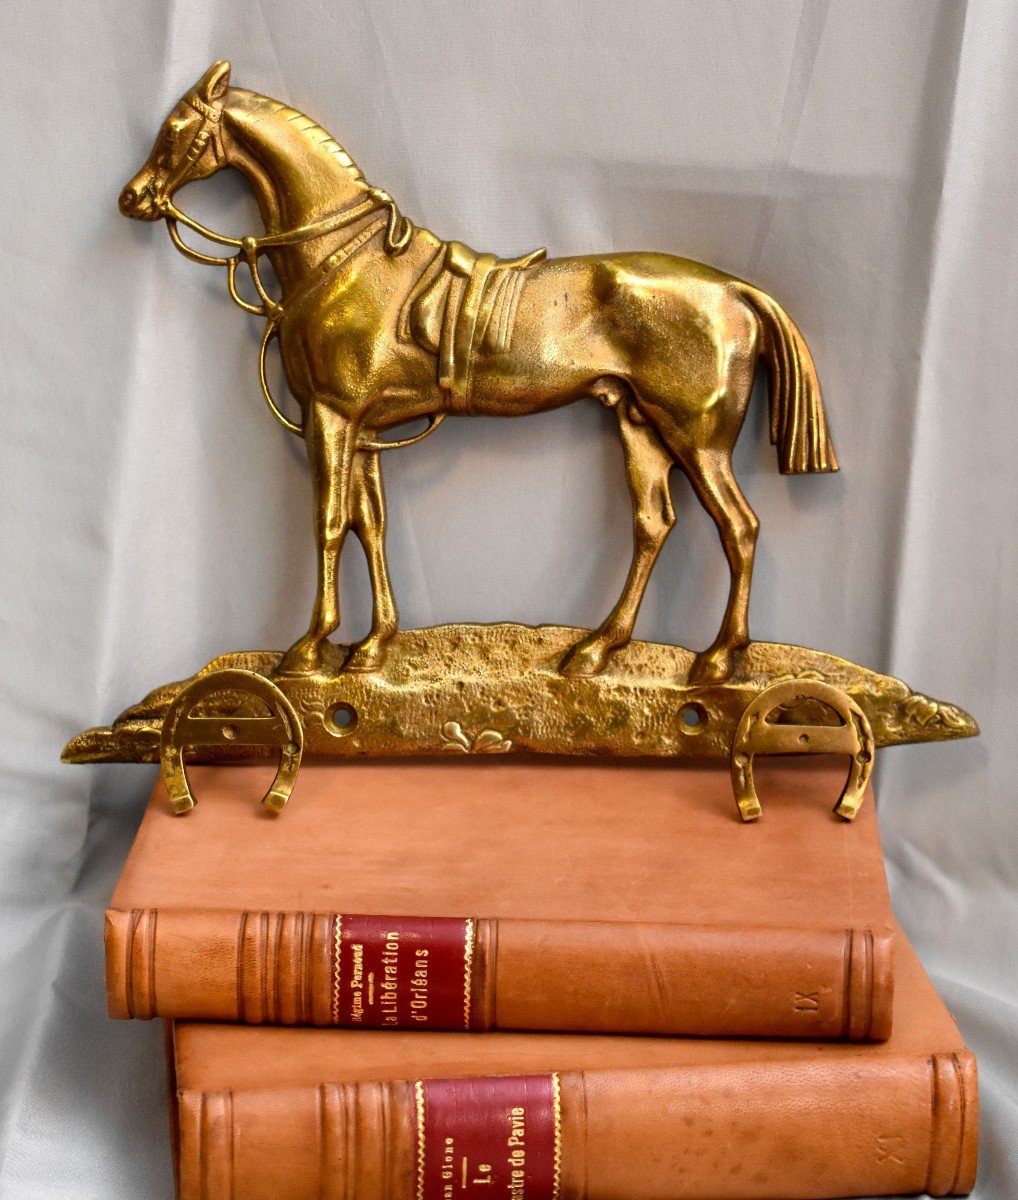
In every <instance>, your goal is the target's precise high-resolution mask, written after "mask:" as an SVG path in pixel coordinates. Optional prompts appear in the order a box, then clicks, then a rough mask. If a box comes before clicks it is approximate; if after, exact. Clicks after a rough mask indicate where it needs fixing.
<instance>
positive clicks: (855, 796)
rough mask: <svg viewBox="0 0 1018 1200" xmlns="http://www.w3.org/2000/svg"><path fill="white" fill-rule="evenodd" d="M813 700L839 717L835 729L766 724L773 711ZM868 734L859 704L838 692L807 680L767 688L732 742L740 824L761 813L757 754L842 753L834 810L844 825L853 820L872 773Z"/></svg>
mask: <svg viewBox="0 0 1018 1200" xmlns="http://www.w3.org/2000/svg"><path fill="white" fill-rule="evenodd" d="M807 700H814V701H817V702H818V703H820V704H822V705H824V707H825V708H829V709H831V710H832V711H833V712H835V713H836V714H837V715H838V716H839V717H840V718H841V722H842V723H841V724H840V725H800V724H781V725H778V724H776V723H774V722H772V721H769V720H768V717H770V716H771V715H772V714H773V712H774V711H775V709H778V708H782V707H787V706H788V705H793V704H799V703H802V702H803V701H807ZM873 752H874V742H873V730H872V729H871V728H870V723H869V720H868V718H867V716H866V714H865V713H864V712H863V711H862V709H861V708H860V707H859V705H858V704H856V702H855V701H854V700H853V699H852V697H851V696H849V695H848V694H847V693H846V692H843V691H841V689H840V688H836V687H832V686H831V684H829V683H821V682H820V681H819V680H812V679H792V680H786V681H785V682H783V683H775V684H772V685H771V687H769V688H765V689H764V690H763V691H762V692H761V693H760V694H759V696H757V697H756V699H755V700H753V701H752V702H751V703H750V704H749V706H748V707H747V708H746V711H745V712H744V713H743V714H742V718H741V719H740V721H739V725H738V728H737V729H736V731H735V738H734V740H733V741H732V789H733V791H734V792H735V799H736V802H737V803H738V805H739V812H740V814H741V816H742V819H743V820H744V821H755V820H757V818H758V817H760V816H761V814H762V813H763V809H762V808H761V807H760V800H759V798H758V797H757V794H756V785H755V784H754V782H753V758H754V756H755V755H757V754H847V755H849V756H850V757H851V765H850V767H849V771H848V779H847V781H846V783H845V786H844V788H843V790H842V792H841V795H840V796H839V797H838V802H837V804H835V806H834V811H835V812H836V813H837V814H838V816H839V817H844V818H845V820H846V821H851V820H853V819H854V818H855V815H856V813H857V812H858V811H859V806H860V805H861V804H862V802H863V797H864V795H865V793H866V784H867V783H868V782H869V777H870V773H871V771H872V770H873Z"/></svg>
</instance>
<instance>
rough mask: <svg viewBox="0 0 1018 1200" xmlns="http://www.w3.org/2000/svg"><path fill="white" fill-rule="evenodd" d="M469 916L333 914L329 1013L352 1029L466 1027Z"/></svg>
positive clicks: (470, 952) (470, 961)
mask: <svg viewBox="0 0 1018 1200" xmlns="http://www.w3.org/2000/svg"><path fill="white" fill-rule="evenodd" d="M473 953H474V923H473V921H472V920H469V919H464V918H460V917H363V916H353V917H348V916H337V917H336V936H335V946H334V949H333V972H332V1020H333V1023H334V1024H335V1025H342V1026H345V1027H347V1028H351V1029H469V1028H470V984H471V971H472V966H473Z"/></svg>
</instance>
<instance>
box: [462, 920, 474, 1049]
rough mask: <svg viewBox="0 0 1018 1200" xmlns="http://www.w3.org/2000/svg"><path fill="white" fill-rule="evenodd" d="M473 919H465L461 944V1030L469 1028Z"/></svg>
mask: <svg viewBox="0 0 1018 1200" xmlns="http://www.w3.org/2000/svg"><path fill="white" fill-rule="evenodd" d="M474 940H475V939H474V918H473V917H467V925H466V930H465V931H464V944H463V1028H464V1029H469V1028H470V1007H471V1006H470V992H471V989H472V987H473V980H474Z"/></svg>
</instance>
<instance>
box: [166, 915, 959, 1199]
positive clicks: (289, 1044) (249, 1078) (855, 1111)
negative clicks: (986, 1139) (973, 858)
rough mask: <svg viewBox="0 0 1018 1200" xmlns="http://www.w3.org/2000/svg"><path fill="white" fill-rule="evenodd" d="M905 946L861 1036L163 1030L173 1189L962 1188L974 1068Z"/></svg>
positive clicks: (777, 1194) (584, 1193) (660, 1195)
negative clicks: (870, 1027) (889, 1020)
mask: <svg viewBox="0 0 1018 1200" xmlns="http://www.w3.org/2000/svg"><path fill="white" fill-rule="evenodd" d="M899 947H900V959H901V962H900V966H899V972H898V987H897V989H896V991H897V994H896V998H895V1008H896V1017H895V1022H894V1032H893V1034H892V1035H891V1038H890V1040H889V1041H886V1042H882V1043H876V1044H871V1045H859V1044H852V1043H845V1042H842V1043H837V1042H811V1043H805V1042H789V1041H757V1042H747V1041H741V1040H735V1039H730V1040H710V1039H706V1038H704V1039H697V1038H687V1039H676V1038H646V1037H644V1038H632V1037H604V1036H594V1035H589V1034H585V1035H575V1036H569V1035H564V1034H534V1033H531V1034H523V1033H481V1034H473V1035H471V1034H465V1033H435V1034H431V1035H427V1036H420V1035H417V1034H414V1033H410V1032H403V1031H399V1032H395V1033H393V1034H391V1035H388V1036H378V1035H377V1034H375V1033H371V1032H367V1031H361V1030H341V1029H284V1028H269V1027H262V1028H259V1029H254V1028H251V1027H248V1026H242V1025H212V1024H192V1023H188V1022H178V1023H175V1024H174V1025H173V1033H172V1042H173V1058H174V1060H175V1062H174V1066H175V1070H176V1088H177V1091H176V1100H177V1104H176V1109H175V1120H176V1124H177V1130H176V1133H177V1142H176V1144H177V1148H178V1149H177V1153H178V1163H177V1166H178V1171H179V1175H178V1179H179V1195H180V1200H450V1198H458V1200H490V1198H491V1197H501V1198H503V1200H686V1198H689V1200H692V1198H695V1200H765V1198H766V1200H803V1198H819V1197H835V1196H877V1195H880V1196H886V1195H894V1196H899V1195H904V1194H912V1193H919V1192H927V1193H929V1194H930V1195H934V1196H943V1195H955V1194H958V1195H961V1194H964V1193H966V1192H968V1191H969V1190H970V1189H971V1187H972V1185H973V1182H974V1177H975V1169H976V1133H977V1126H978V1097H977V1088H976V1066H975V1060H974V1058H973V1056H972V1054H971V1053H970V1052H969V1051H968V1050H967V1049H966V1048H965V1045H964V1043H963V1041H962V1039H961V1036H960V1034H959V1033H958V1030H957V1029H956V1027H955V1025H954V1022H953V1021H952V1019H951V1017H950V1015H949V1014H948V1013H947V1011H946V1009H945V1008H944V1006H943V1004H942V1003H941V1001H940V999H939V998H938V997H937V995H936V993H935V992H934V990H933V988H932V986H931V984H930V982H929V980H928V979H927V978H926V976H925V974H924V973H923V970H922V968H921V967H920V966H919V963H918V961H917V960H916V958H915V955H914V953H913V952H912V950H911V949H910V948H909V947H907V946H906V945H905V944H904V939H903V938H901V939H899Z"/></svg>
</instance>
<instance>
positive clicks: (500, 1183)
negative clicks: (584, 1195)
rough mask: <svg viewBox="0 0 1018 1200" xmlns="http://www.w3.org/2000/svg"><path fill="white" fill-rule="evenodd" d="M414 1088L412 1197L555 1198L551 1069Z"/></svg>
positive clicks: (556, 1117) (557, 1135) (555, 1093)
mask: <svg viewBox="0 0 1018 1200" xmlns="http://www.w3.org/2000/svg"><path fill="white" fill-rule="evenodd" d="M416 1086H417V1200H452V1198H453V1197H455V1198H456V1200H493V1198H497V1200H558V1194H559V1158H560V1140H561V1114H560V1111H559V1086H558V1076H557V1075H514V1076H487V1077H485V1076H480V1077H478V1078H476V1079H426V1080H424V1081H422V1082H420V1083H418V1084H417V1085H416Z"/></svg>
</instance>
